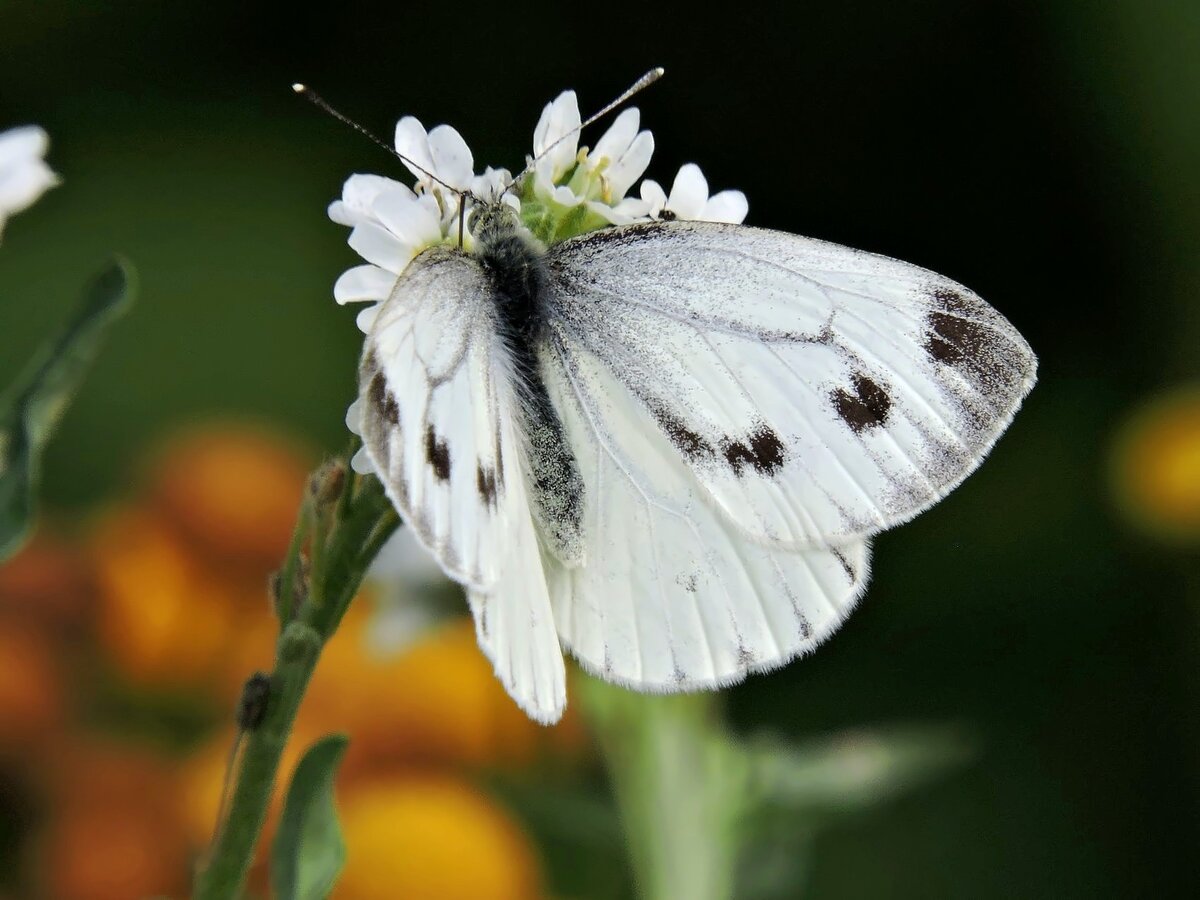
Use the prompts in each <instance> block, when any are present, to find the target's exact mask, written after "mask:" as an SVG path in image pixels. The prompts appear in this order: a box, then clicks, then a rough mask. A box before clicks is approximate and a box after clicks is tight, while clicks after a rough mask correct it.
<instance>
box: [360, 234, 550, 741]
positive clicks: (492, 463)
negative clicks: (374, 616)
mask: <svg viewBox="0 0 1200 900" xmlns="http://www.w3.org/2000/svg"><path fill="white" fill-rule="evenodd" d="M493 313H494V301H493V298H492V295H491V290H490V287H489V284H488V282H487V279H486V277H485V276H484V273H483V272H482V270H481V268H480V265H479V262H478V261H477V260H476V259H474V258H473V257H471V256H469V255H466V254H464V253H462V252H459V251H456V250H451V249H447V248H435V249H433V250H429V251H426V252H425V253H424V254H422V255H421V256H419V257H418V258H417V259H415V260H414V261H413V262H412V263H410V264H409V266H408V268H407V269H406V270H405V272H404V274H403V275H402V276H401V277H400V279H399V281H398V282H397V284H396V287H395V289H394V290H393V291H392V293H391V296H390V297H389V298H388V300H387V301H385V303H384V305H383V307H382V309H381V310H380V312H379V314H378V316H377V317H376V319H375V323H374V325H373V326H372V329H371V333H370V335H369V336H368V338H367V342H366V348H365V351H364V354H363V360H362V364H361V367H360V372H359V390H360V408H361V410H362V413H361V415H362V435H363V442H364V445H365V447H366V449H367V452H368V454H369V456H370V458H371V461H372V463H373V464H374V466H375V469H376V472H377V473H378V475H379V478H380V480H381V481H382V482H383V484H384V486H385V488H386V490H387V493H388V496H389V497H390V498H391V499H392V502H393V503H395V504H396V506H397V508H398V509H399V510H400V512H401V513H402V514H403V516H404V518H405V522H406V525H407V526H408V527H410V528H412V529H413V531H414V532H415V533H416V535H417V537H418V538H419V539H420V540H421V542H422V543H423V544H424V545H425V546H426V547H427V548H428V549H429V550H430V551H431V552H432V553H433V554H434V555H435V556H436V557H437V559H438V562H439V563H440V564H441V565H442V568H443V569H444V570H445V571H446V572H447V574H449V575H450V576H451V577H453V578H455V579H456V580H458V581H460V582H461V583H463V584H464V585H466V586H467V587H468V589H469V591H470V593H471V605H472V609H473V610H474V612H475V615H476V623H477V628H478V631H479V636H480V643H481V645H482V646H483V647H484V649H485V651H486V652H487V653H488V655H489V657H491V659H492V661H493V663H494V664H495V666H496V671H497V674H498V675H499V677H500V679H501V681H503V682H504V684H505V686H506V687H507V688H508V690H509V691H510V693H512V695H513V696H514V697H515V698H516V699H517V701H518V702H519V703H520V704H521V705H522V706H523V707H524V708H525V709H526V711H528V712H529V713H530V714H531V715H532V716H534V717H535V718H537V719H540V720H543V721H549V720H553V719H556V718H558V716H559V715H560V714H561V712H562V709H563V706H564V705H565V702H566V691H565V674H564V671H563V662H562V653H561V650H560V649H559V644H558V638H557V636H556V635H555V632H554V625H553V621H552V618H551V613H550V600H549V595H548V593H547V587H546V580H545V577H544V574H543V571H542V566H541V560H540V551H539V542H538V537H537V533H536V530H535V526H534V523H533V519H532V515H531V510H530V504H529V499H528V492H527V487H526V482H525V473H524V471H523V468H522V466H523V454H522V453H521V452H520V444H521V442H520V440H519V439H518V437H517V435H518V426H517V424H516V423H517V422H518V418H519V415H520V411H519V410H518V409H517V408H516V407H515V400H514V396H513V388H512V385H511V384H510V383H509V379H508V377H507V375H506V374H505V368H504V366H503V365H502V348H501V347H500V346H499V345H498V343H497V339H496V333H495V327H494V323H493V321H492V316H493Z"/></svg>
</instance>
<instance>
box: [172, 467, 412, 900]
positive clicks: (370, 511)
mask: <svg viewBox="0 0 1200 900" xmlns="http://www.w3.org/2000/svg"><path fill="white" fill-rule="evenodd" d="M312 484H313V486H312V488H311V490H310V496H308V497H306V498H305V501H304V505H303V506H302V512H301V515H300V517H299V521H298V522H297V525H296V534H295V535H294V537H293V539H292V544H291V548H290V550H289V552H288V558H287V559H286V560H285V561H284V564H283V567H282V577H281V578H280V580H279V592H280V598H279V599H280V602H279V604H278V608H279V610H280V613H281V616H282V618H283V621H282V622H281V631H280V634H279V639H278V641H277V643H276V649H275V668H274V670H273V671H272V673H271V692H270V697H269V699H268V701H267V711H266V715H265V716H264V718H263V720H262V722H261V723H260V724H259V725H258V726H257V727H256V728H254V729H253V730H250V731H249V732H248V733H247V734H246V736H245V737H246V742H245V748H244V750H243V751H242V753H241V754H240V765H239V766H238V770H237V773H236V782H235V784H234V788H233V794H232V799H231V800H230V803H229V813H228V816H227V817H226V819H225V821H224V822H223V823H218V831H217V837H216V840H215V841H214V843H213V846H212V847H211V849H210V852H209V854H208V856H207V859H206V860H204V861H203V862H202V864H201V866H200V867H199V868H198V869H197V871H196V878H195V883H194V885H193V898H194V900H236V898H238V897H240V896H241V895H242V888H243V885H244V884H245V881H246V875H247V873H248V872H249V869H250V864H251V863H252V862H253V860H254V851H255V848H256V847H257V845H258V841H259V835H260V834H261V832H262V827H263V823H264V821H265V820H266V815H267V808H268V806H269V804H270V801H271V796H272V793H273V791H274V787H275V780H276V774H277V772H278V769H279V761H280V759H281V757H282V756H283V749H284V747H285V745H286V744H287V739H288V736H289V735H290V734H291V731H292V725H293V723H294V722H295V719H296V713H297V712H298V711H299V709H300V703H301V701H302V700H303V699H304V693H305V691H306V690H307V688H308V683H309V681H310V680H311V678H312V674H313V670H314V669H315V668H316V666H317V661H318V660H319V659H320V658H321V650H322V649H323V648H324V646H325V643H326V641H328V640H329V638H330V637H332V635H333V633H334V632H335V631H336V630H337V627H338V625H339V624H340V623H341V620H342V616H343V615H345V612H346V609H347V608H348V607H349V605H350V601H351V600H353V598H354V595H355V594H356V593H357V591H358V588H359V585H360V584H361V583H362V579H363V576H364V575H365V574H366V571H367V568H368V566H370V564H371V561H372V560H373V559H374V558H375V555H376V554H377V553H378V552H379V548H380V547H381V546H382V545H383V543H384V542H385V541H386V540H387V538H388V537H389V536H390V535H391V534H392V532H393V531H395V530H396V528H397V527H398V526H399V524H400V519H399V517H398V516H397V515H396V513H395V510H393V508H392V506H391V504H390V503H389V502H388V500H387V498H386V496H384V493H383V490H382V488H381V486H380V484H379V482H378V480H377V479H375V478H374V477H366V478H361V479H356V478H349V477H347V474H346V468H345V466H344V464H343V463H337V464H333V465H332V467H331V466H330V465H327V466H323V467H322V468H321V469H318V470H317V472H316V473H315V474H314V476H313V482H312ZM331 484H332V485H336V487H337V489H336V490H329V489H328V488H329V486H330V485H331ZM347 494H349V496H347ZM305 547H307V548H308V556H307V558H308V559H310V560H312V561H313V563H314V564H313V565H312V567H311V570H310V571H308V572H307V574H305V569H306V566H305V557H304V556H303V554H304V551H305Z"/></svg>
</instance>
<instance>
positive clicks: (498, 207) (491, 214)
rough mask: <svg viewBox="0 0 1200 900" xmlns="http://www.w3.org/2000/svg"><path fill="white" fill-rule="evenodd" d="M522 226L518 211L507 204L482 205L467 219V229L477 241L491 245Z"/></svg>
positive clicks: (476, 207)
mask: <svg viewBox="0 0 1200 900" xmlns="http://www.w3.org/2000/svg"><path fill="white" fill-rule="evenodd" d="M519 225H520V217H519V216H518V215H517V212H516V210H514V209H513V208H512V207H511V206H508V205H507V204H505V203H501V202H494V203H480V204H478V205H476V206H475V207H474V208H473V209H472V210H471V212H470V215H469V216H468V217H467V228H468V229H469V230H470V232H471V234H472V235H474V237H475V240H476V241H479V242H482V243H490V242H493V241H495V240H496V239H497V238H500V237H502V236H506V235H510V234H512V233H513V232H515V231H516V230H517V229H518V227H519Z"/></svg>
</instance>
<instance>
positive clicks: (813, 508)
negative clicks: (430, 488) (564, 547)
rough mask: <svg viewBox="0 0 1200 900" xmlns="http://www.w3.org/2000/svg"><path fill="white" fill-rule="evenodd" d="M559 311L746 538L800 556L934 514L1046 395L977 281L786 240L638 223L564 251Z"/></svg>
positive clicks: (1024, 351) (558, 252)
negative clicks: (1033, 393)
mask: <svg viewBox="0 0 1200 900" xmlns="http://www.w3.org/2000/svg"><path fill="white" fill-rule="evenodd" d="M547 265H548V269H549V271H550V272H551V274H552V279H553V286H554V287H553V301H552V305H553V310H554V313H553V318H554V321H555V323H556V324H557V326H558V327H559V329H560V331H561V333H562V334H563V335H565V336H566V338H567V342H568V343H567V344H566V345H567V346H571V345H578V346H579V347H581V348H584V349H586V350H587V351H588V352H590V353H591V354H593V355H594V356H595V357H596V358H597V359H599V360H600V361H601V362H602V363H603V364H604V365H605V366H607V368H608V370H609V371H610V372H611V373H612V374H613V375H614V376H615V377H616V379H617V381H618V382H619V383H620V385H621V387H622V389H623V390H625V391H626V392H627V393H629V394H630V395H631V396H632V397H634V398H636V402H637V403H638V405H639V406H640V408H641V410H642V411H643V412H644V413H645V416H646V418H647V420H648V421H649V423H650V425H651V427H653V428H655V429H656V430H657V431H658V432H659V433H660V434H661V435H663V436H665V437H666V438H667V439H668V440H669V441H670V443H671V446H672V447H673V449H674V454H675V458H676V459H677V461H678V462H679V463H681V464H683V465H686V466H687V467H688V468H690V470H691V471H692V473H693V474H694V475H695V477H696V478H697V479H698V481H699V483H700V484H701V485H702V486H703V488H704V491H705V493H706V494H707V496H708V497H709V499H710V500H711V501H712V502H713V503H714V504H715V505H716V506H717V507H718V508H719V509H720V510H722V512H723V514H724V516H725V517H726V518H727V519H728V520H729V521H730V522H731V523H732V524H733V525H734V526H735V527H736V528H737V529H739V530H740V531H741V532H742V534H743V535H744V537H746V538H748V539H750V540H753V541H757V542H760V543H764V544H766V545H768V546H775V547H782V548H791V549H800V548H803V547H806V546H811V545H818V546H821V545H826V544H829V543H831V542H832V543H838V542H842V541H847V540H850V539H853V538H856V537H860V536H864V535H869V534H873V533H875V532H878V531H880V530H882V529H885V528H888V527H890V526H892V525H895V524H897V523H899V522H901V521H904V520H905V519H908V518H910V517H911V516H913V515H915V514H916V513H918V512H920V511H921V510H923V509H925V508H926V507H928V506H929V505H930V504H932V503H933V502H935V501H936V500H937V499H938V498H939V497H941V496H943V495H944V494H945V493H946V492H947V491H949V490H950V489H952V488H953V487H954V486H955V485H957V484H958V483H959V482H960V481H961V480H962V479H963V478H965V477H966V475H968V474H969V473H970V472H971V471H972V470H973V469H974V468H975V466H976V465H978V463H979V461H980V460H981V459H982V457H983V456H984V454H985V453H986V452H987V450H988V449H989V448H990V447H991V445H992V443H993V442H994V441H995V439H996V438H997V437H998V436H999V434H1000V433H1001V432H1002V431H1003V430H1004V428H1005V426H1006V425H1007V424H1008V422H1009V420H1010V419H1011V417H1012V415H1013V413H1014V412H1015V411H1016V408H1017V407H1018V405H1019V404H1020V402H1021V399H1022V398H1023V397H1024V396H1025V394H1026V393H1027V392H1028V391H1029V389H1030V388H1031V387H1032V385H1033V381H1034V372H1035V365H1036V363H1035V359H1034V357H1033V354H1032V352H1031V351H1030V349H1029V347H1028V345H1027V344H1026V343H1025V341H1024V339H1022V338H1021V336H1020V335H1019V334H1018V333H1017V332H1016V330H1015V329H1014V328H1013V327H1012V326H1011V325H1010V324H1009V323H1008V322H1007V321H1005V320H1004V319H1003V317H1001V316H1000V315H999V314H997V313H996V312H995V311H994V310H992V309H991V307H989V306H988V305H987V304H985V303H984V302H983V301H982V300H980V299H979V298H978V297H976V296H975V295H974V294H973V293H971V292H970V291H969V290H967V289H966V288H963V287H962V286H960V285H958V284H955V283H954V282H952V281H950V280H949V279H946V278H943V277H941V276H939V275H936V274H934V273H932V272H929V271H927V270H924V269H921V268H918V267H916V266H912V265H908V264H906V263H902V262H898V261H896V260H892V259H887V258H885V257H880V256H875V255H872V254H868V253H863V252H861V251H856V250H851V249H849V248H846V247H840V246H837V245H834V244H828V243H825V242H821V241H815V240H810V239H807V238H801V237H796V236H794V235H789V234H784V233H780V232H773V231H766V230H762V229H755V228H747V227H743V226H737V225H720V224H713V223H700V222H664V223H653V224H647V225H631V226H624V227H620V228H614V229H608V230H605V231H599V232H594V233H591V234H588V235H584V236H582V237H579V238H575V239H573V240H570V241H566V242H564V243H562V244H559V245H558V246H556V247H554V248H552V249H551V250H550V251H549V253H548V256H547Z"/></svg>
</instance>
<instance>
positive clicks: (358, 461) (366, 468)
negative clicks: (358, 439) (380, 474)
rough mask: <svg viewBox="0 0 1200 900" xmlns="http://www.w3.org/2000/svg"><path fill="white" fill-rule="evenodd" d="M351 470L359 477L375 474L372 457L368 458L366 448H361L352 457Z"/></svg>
mask: <svg viewBox="0 0 1200 900" xmlns="http://www.w3.org/2000/svg"><path fill="white" fill-rule="evenodd" d="M350 468H352V469H353V470H354V471H355V472H357V473H358V474H359V475H374V474H375V466H374V465H373V464H372V463H371V457H369V456H367V448H366V447H359V448H358V450H357V451H356V452H355V454H354V455H353V456H352V457H350Z"/></svg>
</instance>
